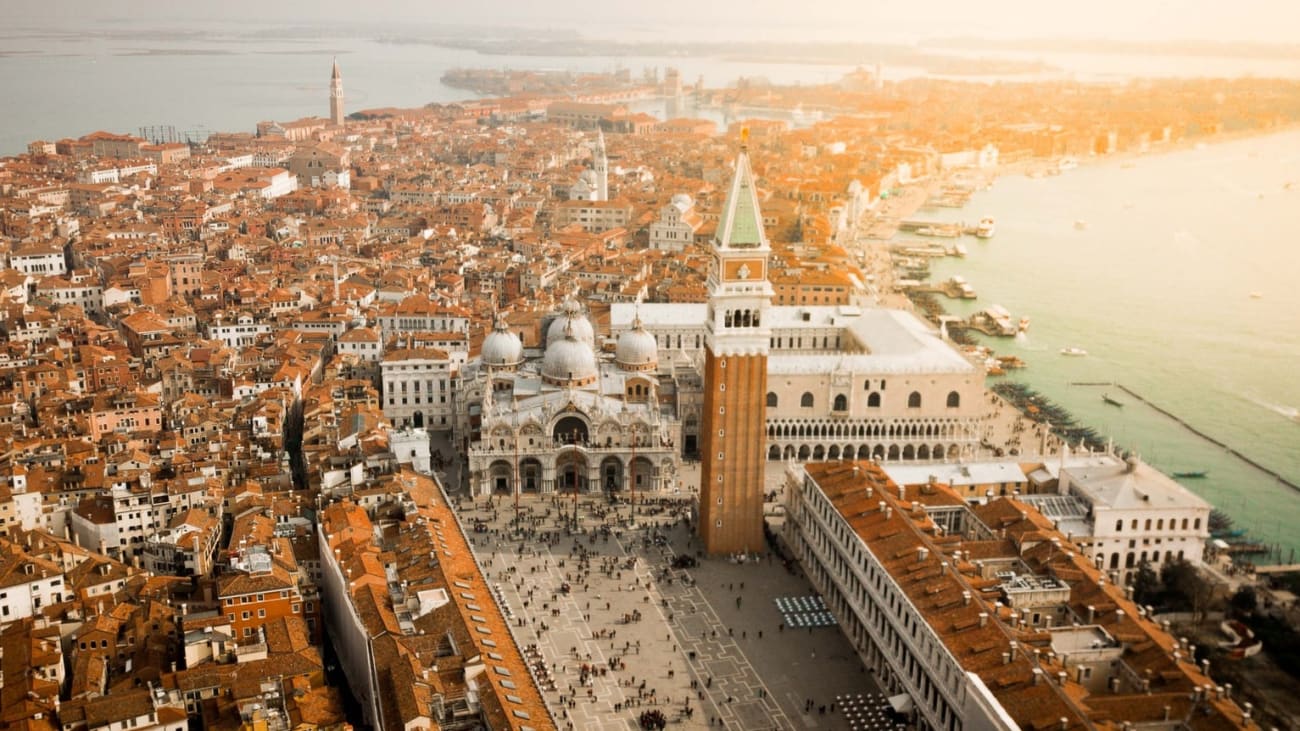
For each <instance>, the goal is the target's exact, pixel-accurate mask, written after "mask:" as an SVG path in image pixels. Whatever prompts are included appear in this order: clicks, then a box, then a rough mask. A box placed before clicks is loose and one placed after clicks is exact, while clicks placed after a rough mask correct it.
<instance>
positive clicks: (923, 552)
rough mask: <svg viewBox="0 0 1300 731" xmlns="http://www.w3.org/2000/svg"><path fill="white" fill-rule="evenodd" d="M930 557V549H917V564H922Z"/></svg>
mask: <svg viewBox="0 0 1300 731" xmlns="http://www.w3.org/2000/svg"><path fill="white" fill-rule="evenodd" d="M929 555H930V549H928V548H924V547H921V548H917V549H916V562H917V563H921V562H923V561H925V559H926V558H927V557H929Z"/></svg>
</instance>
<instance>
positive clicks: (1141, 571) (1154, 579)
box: [1133, 561, 1162, 605]
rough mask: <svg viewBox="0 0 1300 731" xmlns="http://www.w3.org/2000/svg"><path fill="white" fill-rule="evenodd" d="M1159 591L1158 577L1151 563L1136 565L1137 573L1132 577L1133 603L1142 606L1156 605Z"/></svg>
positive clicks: (1145, 562) (1158, 599)
mask: <svg viewBox="0 0 1300 731" xmlns="http://www.w3.org/2000/svg"><path fill="white" fill-rule="evenodd" d="M1161 591H1162V589H1161V584H1160V576H1159V575H1157V574H1156V570H1155V568H1154V567H1153V566H1152V565H1151V562H1150V561H1143V562H1142V563H1140V564H1138V568H1137V573H1136V574H1134V576H1133V601H1135V602H1137V603H1138V604H1142V605H1147V604H1158V603H1159V602H1160V594H1161Z"/></svg>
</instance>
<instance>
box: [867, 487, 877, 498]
mask: <svg viewBox="0 0 1300 731" xmlns="http://www.w3.org/2000/svg"><path fill="white" fill-rule="evenodd" d="M875 492H876V491H875V489H874V488H871V487H868V488H867V499H868V500H870V499H871V496H872V495H874V494H875Z"/></svg>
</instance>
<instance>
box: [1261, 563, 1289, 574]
mask: <svg viewBox="0 0 1300 731" xmlns="http://www.w3.org/2000/svg"><path fill="white" fill-rule="evenodd" d="M1255 573H1256V574H1259V575H1260V576H1283V575H1285V574H1300V563H1285V564H1279V565H1277V566H1256V567H1255Z"/></svg>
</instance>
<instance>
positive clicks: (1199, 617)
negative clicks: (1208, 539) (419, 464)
mask: <svg viewBox="0 0 1300 731" xmlns="http://www.w3.org/2000/svg"><path fill="white" fill-rule="evenodd" d="M1160 583H1162V584H1164V587H1165V592H1166V594H1167V595H1168V596H1170V597H1177V598H1178V599H1180V600H1181V602H1180V603H1181V605H1182V606H1183V607H1185V608H1187V609H1190V610H1191V612H1192V617H1193V621H1194V622H1196V623H1200V622H1203V621H1205V615H1206V614H1207V613H1208V612H1209V611H1210V609H1211V607H1212V605H1213V604H1214V599H1215V586H1214V584H1213V583H1211V582H1210V581H1208V580H1207V579H1206V578H1205V577H1204V576H1202V575H1201V572H1200V571H1199V570H1197V568H1196V567H1195V566H1193V565H1192V564H1191V563H1190V562H1188V561H1187V560H1186V559H1178V560H1176V561H1170V562H1168V563H1166V564H1165V566H1164V568H1163V569H1161V570H1160Z"/></svg>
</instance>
